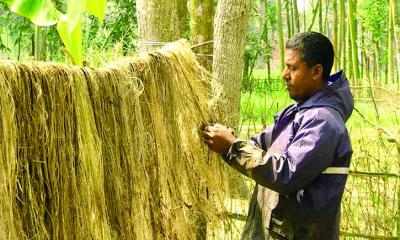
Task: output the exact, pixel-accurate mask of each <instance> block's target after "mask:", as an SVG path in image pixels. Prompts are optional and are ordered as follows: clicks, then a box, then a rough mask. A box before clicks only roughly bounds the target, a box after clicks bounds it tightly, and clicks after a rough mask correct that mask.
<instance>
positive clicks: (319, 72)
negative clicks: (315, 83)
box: [313, 64, 324, 80]
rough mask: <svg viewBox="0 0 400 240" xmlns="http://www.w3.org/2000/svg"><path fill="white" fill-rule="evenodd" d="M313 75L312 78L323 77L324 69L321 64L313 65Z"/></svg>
mask: <svg viewBox="0 0 400 240" xmlns="http://www.w3.org/2000/svg"><path fill="white" fill-rule="evenodd" d="M313 68H314V75H313V79H314V80H317V79H322V78H323V75H322V74H323V71H324V67H322V65H321V64H316V65H315V66H314V67H313Z"/></svg>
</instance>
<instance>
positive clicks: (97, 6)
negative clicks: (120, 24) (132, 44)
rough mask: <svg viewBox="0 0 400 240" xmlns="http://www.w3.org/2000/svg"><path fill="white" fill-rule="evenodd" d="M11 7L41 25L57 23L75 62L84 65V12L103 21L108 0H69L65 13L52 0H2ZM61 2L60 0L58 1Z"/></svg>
mask: <svg viewBox="0 0 400 240" xmlns="http://www.w3.org/2000/svg"><path fill="white" fill-rule="evenodd" d="M0 1H1V2H5V3H6V4H8V5H9V6H10V9H11V10H12V11H13V12H15V13H17V14H19V15H21V16H24V17H26V18H28V19H30V20H31V21H32V22H33V23H34V24H36V25H39V26H50V25H54V24H56V23H58V24H57V30H58V32H59V34H60V37H61V39H62V41H63V43H64V45H65V46H66V48H67V50H68V51H69V53H70V54H71V56H72V58H73V59H71V60H72V61H73V63H75V64H78V65H82V62H83V61H82V36H81V35H82V33H81V32H82V31H81V25H82V13H83V12H88V13H90V14H92V15H94V16H96V17H97V18H98V19H99V21H101V22H102V21H103V18H104V13H105V6H106V0H99V1H94V0H68V1H67V12H66V14H63V13H62V12H60V11H59V10H57V8H56V7H55V6H54V4H53V2H52V1H51V0H21V1H18V0H0ZM58 3H59V1H58Z"/></svg>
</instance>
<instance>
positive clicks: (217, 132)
mask: <svg viewBox="0 0 400 240" xmlns="http://www.w3.org/2000/svg"><path fill="white" fill-rule="evenodd" d="M202 130H203V131H202V135H203V138H204V143H205V144H207V145H208V148H210V150H212V151H214V152H217V153H220V154H227V153H228V151H229V148H230V147H231V146H232V144H233V143H234V142H236V137H235V136H234V135H233V131H232V129H229V128H227V127H225V126H222V125H220V124H214V125H211V126H206V127H204V129H202Z"/></svg>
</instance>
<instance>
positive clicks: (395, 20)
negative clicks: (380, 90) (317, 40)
mask: <svg viewBox="0 0 400 240" xmlns="http://www.w3.org/2000/svg"><path fill="white" fill-rule="evenodd" d="M390 3H391V8H392V12H393V37H394V54H395V56H394V59H395V60H396V63H397V67H396V69H395V73H396V77H395V79H396V83H397V84H399V83H400V72H399V69H400V52H399V50H400V49H399V32H398V24H397V23H398V19H399V15H398V12H397V9H398V5H397V4H398V3H397V2H396V1H395V0H391V1H390ZM399 231H400V230H399Z"/></svg>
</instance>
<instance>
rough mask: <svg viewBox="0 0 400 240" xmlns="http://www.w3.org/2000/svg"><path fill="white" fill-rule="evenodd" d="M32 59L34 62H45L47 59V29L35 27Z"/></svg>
mask: <svg viewBox="0 0 400 240" xmlns="http://www.w3.org/2000/svg"><path fill="white" fill-rule="evenodd" d="M33 41H34V44H33V47H34V50H33V52H34V57H35V60H36V61H46V58H47V27H39V26H35V32H34V40H33Z"/></svg>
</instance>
